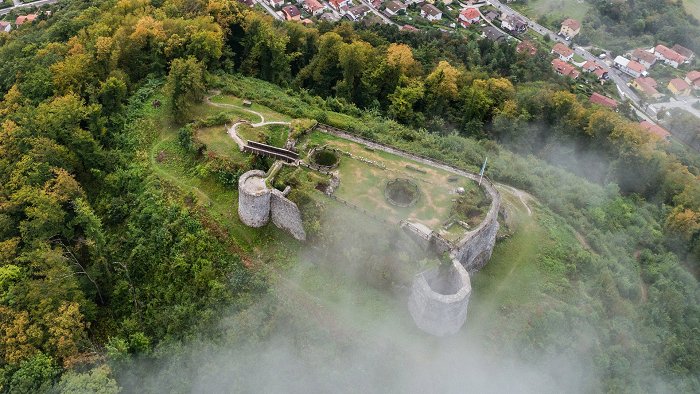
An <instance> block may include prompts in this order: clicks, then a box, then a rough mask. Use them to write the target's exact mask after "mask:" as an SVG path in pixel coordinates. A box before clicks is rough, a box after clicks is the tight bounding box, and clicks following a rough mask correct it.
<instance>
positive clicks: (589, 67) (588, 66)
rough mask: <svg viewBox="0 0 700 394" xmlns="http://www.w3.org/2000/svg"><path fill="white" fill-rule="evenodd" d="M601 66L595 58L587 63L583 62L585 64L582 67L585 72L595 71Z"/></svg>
mask: <svg viewBox="0 0 700 394" xmlns="http://www.w3.org/2000/svg"><path fill="white" fill-rule="evenodd" d="M598 68H600V66H599V65H598V63H596V62H594V61H593V60H588V61H586V62H585V63H583V66H581V69H582V70H583V71H585V72H589V73H592V72H593V71H595V70H597V69H598Z"/></svg>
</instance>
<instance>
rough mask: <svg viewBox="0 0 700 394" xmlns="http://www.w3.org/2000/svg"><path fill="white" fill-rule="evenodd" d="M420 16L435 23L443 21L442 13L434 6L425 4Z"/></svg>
mask: <svg viewBox="0 0 700 394" xmlns="http://www.w3.org/2000/svg"><path fill="white" fill-rule="evenodd" d="M420 16H422V17H423V18H425V19H427V20H429V21H431V22H435V21H439V20H441V19H442V11H440V9H439V8H437V7H435V6H434V5H432V4H423V6H422V7H421V8H420Z"/></svg>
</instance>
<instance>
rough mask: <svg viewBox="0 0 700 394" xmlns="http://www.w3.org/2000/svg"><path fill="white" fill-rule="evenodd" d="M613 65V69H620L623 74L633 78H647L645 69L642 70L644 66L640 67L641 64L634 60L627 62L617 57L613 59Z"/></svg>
mask: <svg viewBox="0 0 700 394" xmlns="http://www.w3.org/2000/svg"><path fill="white" fill-rule="evenodd" d="M614 63H615V67H617V68H618V69H620V71H622V72H624V73H625V74H628V75H631V76H633V77H635V78H639V77H641V76H645V77H646V76H647V69H646V68H644V66H642V65H641V64H639V63H637V62H635V61H634V60H629V59H627V58H624V57H622V56H618V57H616V58H615V60H614Z"/></svg>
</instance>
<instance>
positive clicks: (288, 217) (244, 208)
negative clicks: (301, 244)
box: [238, 170, 306, 241]
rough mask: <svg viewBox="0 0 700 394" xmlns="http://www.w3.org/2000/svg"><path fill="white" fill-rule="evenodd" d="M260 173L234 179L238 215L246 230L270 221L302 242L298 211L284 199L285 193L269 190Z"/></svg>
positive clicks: (302, 228) (304, 238) (250, 172)
mask: <svg viewBox="0 0 700 394" xmlns="http://www.w3.org/2000/svg"><path fill="white" fill-rule="evenodd" d="M266 176H267V175H266V174H265V172H264V171H260V170H252V171H248V172H246V173H244V174H243V175H241V177H240V178H239V179H238V216H239V217H240V218H241V221H242V222H243V223H244V224H245V225H247V226H250V227H262V226H264V225H266V224H267V223H268V222H269V221H270V217H272V223H274V225H275V226H277V227H278V228H280V229H282V230H285V231H287V232H288V233H290V234H291V235H292V236H293V237H294V238H296V239H297V240H300V241H305V240H306V232H305V231H304V227H303V225H302V221H301V212H299V208H298V207H297V205H296V204H295V203H293V202H292V201H290V200H289V199H287V198H286V197H285V194H286V193H288V192H289V191H288V190H285V192H284V193H283V192H280V191H279V190H277V189H270V188H268V187H267V185H266V183H265V178H266Z"/></svg>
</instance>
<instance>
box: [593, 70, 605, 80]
mask: <svg viewBox="0 0 700 394" xmlns="http://www.w3.org/2000/svg"><path fill="white" fill-rule="evenodd" d="M607 73H608V72H607V71H605V70H603V69H602V68H596V69H595V70H593V74H595V75H596V76H597V77H598V78H603V76H604V75H605V74H607Z"/></svg>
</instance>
